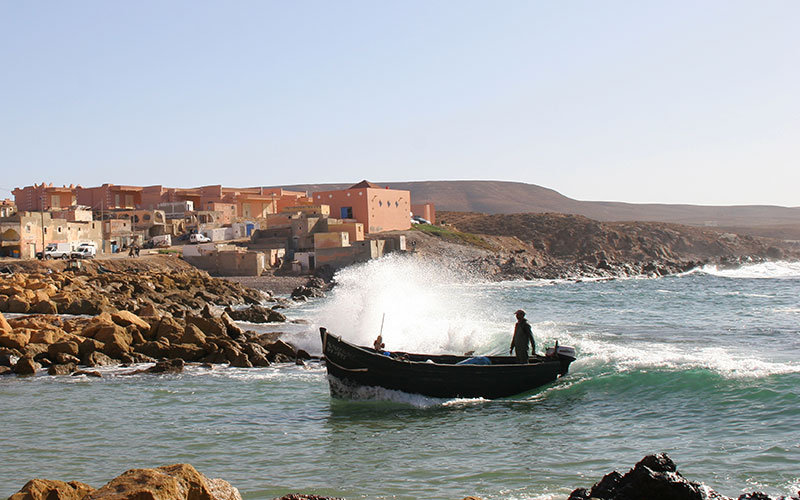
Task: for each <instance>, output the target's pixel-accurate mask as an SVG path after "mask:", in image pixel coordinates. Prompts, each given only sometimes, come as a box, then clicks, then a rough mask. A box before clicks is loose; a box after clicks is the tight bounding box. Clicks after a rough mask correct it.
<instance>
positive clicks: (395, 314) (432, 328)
mask: <svg viewBox="0 0 800 500" xmlns="http://www.w3.org/2000/svg"><path fill="white" fill-rule="evenodd" d="M476 279H477V278H476V277H475V276H473V275H471V274H470V273H469V272H468V271H465V270H454V269H450V268H446V267H442V266H441V265H438V264H437V263H435V262H433V261H428V260H423V259H416V258H408V257H389V258H385V259H380V260H376V261H371V262H369V263H366V264H363V265H360V266H355V267H350V268H346V269H344V270H343V271H341V272H340V273H338V274H337V275H336V281H337V286H336V288H335V289H334V290H333V292H332V293H331V296H330V297H329V298H328V300H326V301H324V302H323V303H322V304H321V306H320V308H319V309H317V310H316V311H315V312H314V316H315V321H316V323H317V324H318V325H317V326H325V327H326V328H327V329H328V330H329V331H330V332H332V333H334V334H336V335H341V336H342V337H343V338H345V339H346V340H348V341H350V342H354V343H357V344H361V345H372V341H373V340H374V339H375V337H376V336H377V335H378V333H380V332H381V324H382V322H383V340H384V342H385V344H386V348H387V349H390V350H402V351H410V352H415V351H416V352H429V353H443V352H447V353H454V352H466V351H472V350H474V351H478V352H483V349H484V348H485V346H486V345H487V344H488V343H491V341H492V339H493V338H494V335H495V333H496V332H495V329H496V328H497V326H498V324H499V321H497V320H496V316H497V315H498V314H499V312H496V311H494V309H493V308H491V307H488V302H487V301H486V300H485V299H482V297H481V295H480V293H476V289H475V288H472V287H465V286H464V283H465V282H466V283H468V282H471V281H474V280H476ZM503 312H505V311H503ZM384 315H385V316H384ZM384 318H385V319H384ZM506 321H508V318H506Z"/></svg>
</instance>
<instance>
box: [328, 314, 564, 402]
mask: <svg viewBox="0 0 800 500" xmlns="http://www.w3.org/2000/svg"><path fill="white" fill-rule="evenodd" d="M319 331H320V336H321V338H322V353H323V356H324V358H325V366H326V367H327V370H328V379H329V382H330V387H331V395H332V396H334V397H338V398H347V397H349V396H350V395H351V394H352V393H353V389H354V388H357V387H359V386H363V387H383V388H385V389H392V390H396V391H403V392H407V393H411V394H422V395H424V396H431V397H437V398H487V399H495V398H502V397H507V396H513V395H515V394H521V393H523V392H527V391H530V390H531V389H534V388H536V387H539V386H542V385H545V384H548V383H550V382H553V381H554V380H556V379H557V378H558V377H560V376H562V375H566V374H567V371H568V370H569V365H570V363H572V362H573V361H574V360H575V350H574V349H573V348H572V347H567V346H561V347H558V348H552V349H549V350H548V355H547V356H538V355H537V356H531V357H530V359H529V363H528V364H517V363H516V359H515V358H514V357H512V356H479V357H477V358H475V357H470V356H455V355H430V354H413V353H407V352H391V353H387V352H379V351H376V350H375V349H372V348H369V347H361V346H357V345H354V344H351V343H349V342H346V341H344V340H342V338H341V337H338V336H336V335H332V334H331V333H329V332H328V331H327V330H326V329H325V328H320V329H319ZM478 363H484V364H478Z"/></svg>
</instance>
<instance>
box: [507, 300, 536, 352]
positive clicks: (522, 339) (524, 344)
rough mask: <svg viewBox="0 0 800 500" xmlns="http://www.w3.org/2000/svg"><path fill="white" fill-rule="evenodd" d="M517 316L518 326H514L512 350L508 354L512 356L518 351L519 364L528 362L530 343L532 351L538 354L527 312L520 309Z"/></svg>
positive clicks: (516, 313)
mask: <svg viewBox="0 0 800 500" xmlns="http://www.w3.org/2000/svg"><path fill="white" fill-rule="evenodd" d="M514 314H515V315H516V316H517V324H516V325H515V326H514V338H513V339H511V349H509V351H508V353H509V354H511V353H513V352H514V350H516V351H517V355H516V357H517V363H522V364H524V363H527V362H528V342H530V343H531V350H532V352H533V353H534V354H536V342H535V341H534V340H533V332H531V325H530V323H528V320H527V319H525V311H523V310H522V309H520V310H519V311H517V312H515V313H514Z"/></svg>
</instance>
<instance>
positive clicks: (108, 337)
mask: <svg viewBox="0 0 800 500" xmlns="http://www.w3.org/2000/svg"><path fill="white" fill-rule="evenodd" d="M93 338H94V339H95V340H97V341H98V342H102V343H104V344H108V343H109V342H113V341H118V342H120V343H123V344H126V345H131V342H133V337H132V336H131V334H130V332H128V330H126V329H125V328H122V327H121V326H119V325H115V324H110V325H105V326H103V327H101V328H99V329H98V330H97V332H96V333H95V334H94V337H93Z"/></svg>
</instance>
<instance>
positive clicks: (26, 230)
mask: <svg viewBox="0 0 800 500" xmlns="http://www.w3.org/2000/svg"><path fill="white" fill-rule="evenodd" d="M25 232H26V233H30V232H31V225H30V224H28V225H27V226H25Z"/></svg>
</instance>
